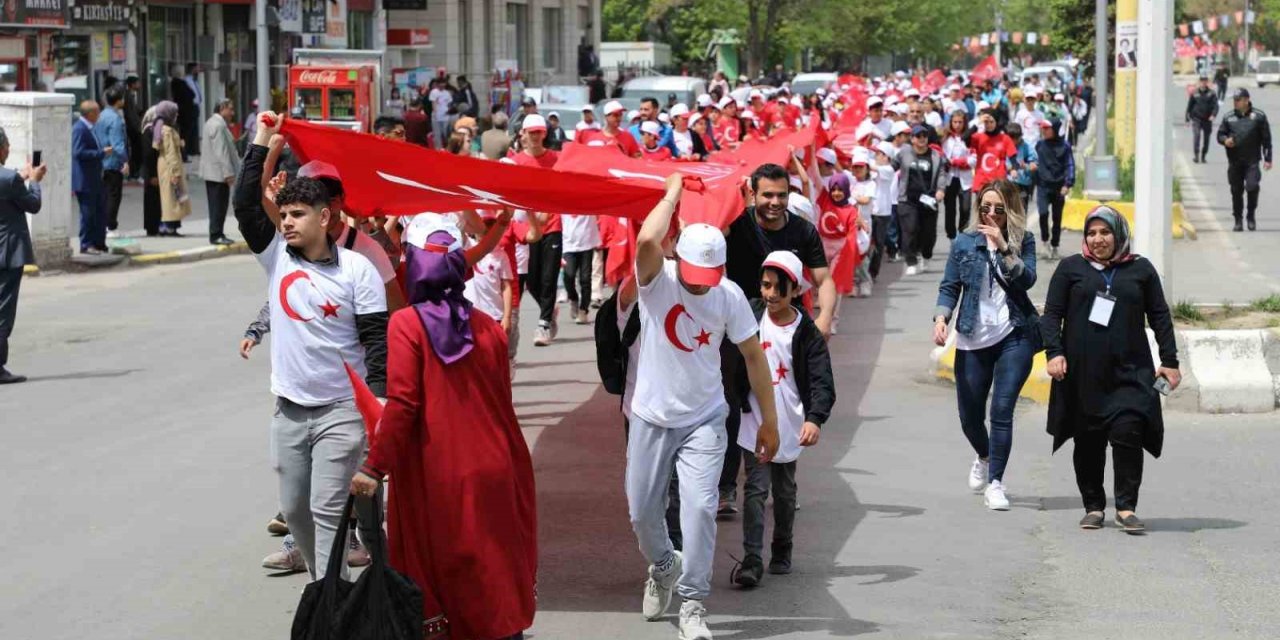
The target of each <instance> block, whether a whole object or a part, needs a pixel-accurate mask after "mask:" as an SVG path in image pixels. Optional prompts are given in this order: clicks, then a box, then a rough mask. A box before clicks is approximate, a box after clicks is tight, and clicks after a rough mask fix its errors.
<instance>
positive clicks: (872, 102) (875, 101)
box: [867, 96, 884, 109]
mask: <svg viewBox="0 0 1280 640" xmlns="http://www.w3.org/2000/svg"><path fill="white" fill-rule="evenodd" d="M883 104H884V98H881V97H880V96H871V97H870V98H867V108H868V109H870V108H871V107H874V106H876V105H883Z"/></svg>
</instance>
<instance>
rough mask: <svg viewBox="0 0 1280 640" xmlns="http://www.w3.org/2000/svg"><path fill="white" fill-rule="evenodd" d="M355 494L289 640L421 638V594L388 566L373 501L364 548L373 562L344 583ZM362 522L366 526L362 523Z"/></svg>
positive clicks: (378, 511)
mask: <svg viewBox="0 0 1280 640" xmlns="http://www.w3.org/2000/svg"><path fill="white" fill-rule="evenodd" d="M354 505H355V496H351V497H349V498H347V507H346V509H345V510H344V511H343V512H342V521H341V522H340V523H339V524H338V532H339V533H338V535H336V536H334V540H333V548H332V549H330V551H329V567H328V570H327V572H326V573H325V576H324V579H323V580H318V581H316V582H312V583H311V584H309V585H307V588H306V589H305V590H303V592H302V600H301V601H300V602H299V603H298V611H297V613H296V614H294V616H293V631H292V634H291V635H290V637H291V638H292V640H421V639H422V635H423V623H422V590H421V589H419V588H418V586H417V585H415V584H414V583H413V581H412V580H410V579H409V578H408V577H406V576H404V575H402V574H400V573H399V572H397V571H395V570H394V569H392V568H391V567H389V566H387V554H386V536H385V535H384V534H383V533H382V507H381V505H379V504H377V503H376V502H375V504H374V508H373V509H371V511H373V514H374V515H373V517H372V518H371V520H372V522H370V523H367V524H369V525H371V526H370V527H369V529H365V528H363V527H362V528H361V530H362V531H364V532H365V534H366V536H365V538H366V539H365V546H366V547H367V548H368V550H369V555H370V557H371V558H372V560H373V561H372V563H370V565H369V567H368V568H367V569H365V570H364V573H362V574H361V575H360V577H359V578H357V579H356V581H355V582H350V581H347V580H343V579H342V565H343V564H344V563H345V562H346V561H347V545H346V540H347V537H346V536H345V535H342V533H343V532H346V531H347V530H348V527H349V526H350V524H351V515H352V514H351V511H352V508H353V507H354ZM362 524H366V523H362Z"/></svg>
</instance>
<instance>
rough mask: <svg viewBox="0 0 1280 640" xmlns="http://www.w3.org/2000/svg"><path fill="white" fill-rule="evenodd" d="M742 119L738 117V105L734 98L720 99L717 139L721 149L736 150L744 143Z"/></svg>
mask: <svg viewBox="0 0 1280 640" xmlns="http://www.w3.org/2000/svg"><path fill="white" fill-rule="evenodd" d="M742 132H743V127H742V119H741V118H739V117H738V103H737V101H736V100H734V99H733V98H732V97H729V96H725V97H723V98H721V99H720V120H719V121H718V122H716V126H715V133H714V135H715V137H716V142H718V143H720V148H721V149H736V148H737V147H738V144H739V143H741V142H742Z"/></svg>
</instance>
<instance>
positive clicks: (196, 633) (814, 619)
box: [0, 165, 1280, 640]
mask: <svg viewBox="0 0 1280 640" xmlns="http://www.w3.org/2000/svg"><path fill="white" fill-rule="evenodd" d="M1209 168H1210V169H1212V168H1214V165H1209ZM1273 178H1274V176H1269V177H1268V179H1269V180H1270V179H1273ZM1253 237H1256V238H1262V237H1266V236H1264V235H1263V234H1262V233H1261V232H1259V234H1258V235H1257V236H1253ZM900 274H901V265H900V264H897V265H891V266H889V267H888V268H887V269H886V273H885V274H882V275H883V279H882V282H881V283H879V285H878V288H877V293H876V295H875V296H874V297H873V298H871V299H869V300H847V301H846V302H845V305H844V313H843V316H844V317H843V321H842V324H841V332H840V335H839V336H837V337H836V339H835V340H834V342H833V360H834V363H835V367H836V377H837V383H838V391H839V400H838V404H837V407H836V411H835V414H834V416H833V418H832V420H831V422H830V423H829V424H828V426H827V427H826V428H825V429H824V432H823V435H822V441H821V442H820V443H819V445H818V446H817V447H816V448H815V449H813V450H811V451H809V452H807V453H806V454H805V455H804V456H803V458H802V459H801V461H800V465H799V466H800V471H799V487H800V493H799V495H800V505H801V511H800V512H799V514H798V518H797V525H796V527H797V530H796V531H797V533H796V557H795V569H796V570H795V573H794V574H793V575H790V576H786V577H777V576H767V575H766V577H765V581H764V583H763V585H762V586H761V587H760V588H758V589H756V590H754V591H750V592H743V591H739V590H736V589H732V588H730V587H729V586H728V575H729V569H730V567H731V566H732V563H733V560H732V558H731V557H730V554H733V555H739V556H740V550H741V546H740V540H741V527H740V522H739V521H737V520H732V521H729V522H725V523H722V525H721V528H720V534H719V539H720V546H719V548H718V553H717V564H716V575H715V578H714V589H715V592H714V593H713V594H712V597H711V598H710V599H709V600H708V602H707V605H708V607H709V610H710V612H711V614H712V617H711V625H712V628H713V630H714V631H715V632H716V634H717V637H719V638H732V639H735V640H749V639H756V638H830V637H852V636H866V637H875V638H989V637H995V638H1086V637H1116V636H1121V635H1123V636H1124V637H1132V638H1158V639H1160V640H1172V639H1180V638H1188V639H1190V638H1209V637H1212V638H1226V637H1231V638H1271V637H1274V636H1275V629H1276V628H1277V627H1278V626H1280V612H1278V611H1277V610H1276V607H1275V602H1277V601H1278V600H1280V578H1278V577H1277V574H1276V572H1275V567H1276V566H1280V552H1278V551H1277V547H1276V545H1275V531H1276V530H1277V526H1278V525H1280V509H1277V508H1276V507H1277V500H1276V497H1275V491H1274V487H1275V486H1277V483H1280V473H1278V472H1277V465H1276V464H1275V461H1274V460H1275V455H1274V452H1275V451H1280V432H1278V431H1277V429H1276V419H1275V417H1274V416H1262V417H1232V416H1200V415H1189V414H1187V415H1183V414H1170V415H1169V416H1168V419H1167V422H1168V436H1167V438H1166V447H1165V454H1164V456H1163V457H1162V458H1161V459H1160V460H1151V459H1150V458H1148V465H1147V476H1146V484H1145V486H1144V491H1143V494H1142V503H1141V507H1140V513H1141V515H1142V516H1143V517H1144V518H1145V519H1146V520H1147V522H1148V523H1149V525H1150V527H1151V532H1150V534H1149V535H1147V536H1145V537H1140V538H1138V537H1129V536H1126V535H1124V534H1122V533H1120V532H1119V531H1117V530H1116V529H1115V528H1114V527H1113V526H1109V527H1108V528H1107V529H1105V530H1103V531H1099V532H1082V531H1080V530H1078V529H1077V528H1076V521H1077V520H1078V519H1079V517H1080V516H1081V514H1082V509H1081V507H1080V503H1079V498H1078V495H1077V492H1076V489H1075V484H1074V479H1073V476H1072V471H1071V458H1070V451H1069V450H1068V449H1069V446H1068V448H1064V450H1063V451H1061V452H1059V453H1058V454H1057V455H1055V456H1050V451H1049V448H1050V440H1049V437H1048V436H1047V435H1046V434H1045V433H1044V419H1045V417H1044V411H1043V410H1042V409H1040V408H1037V407H1034V406H1030V405H1028V406H1025V407H1023V408H1022V409H1021V410H1020V412H1019V416H1018V419H1017V429H1016V430H1017V436H1016V439H1015V447H1014V453H1013V458H1012V462H1011V465H1010V468H1009V472H1008V476H1007V478H1006V479H1007V482H1008V484H1009V490H1010V495H1011V498H1012V501H1013V506H1014V508H1013V509H1012V510H1011V511H1009V512H1005V513H996V512H990V511H987V510H986V509H985V508H984V507H983V506H982V502H981V498H980V497H979V496H974V495H972V494H969V493H968V491H967V487H966V485H965V479H966V474H967V471H968V466H969V463H970V461H971V460H972V455H973V454H972V452H971V451H970V450H969V449H968V445H967V444H966V441H965V440H964V438H963V437H962V435H961V433H960V428H959V425H958V423H957V419H956V410H955V400H954V391H953V390H952V389H951V388H949V387H947V386H944V385H941V384H938V383H936V382H933V381H931V380H930V379H929V378H928V376H927V374H926V366H927V361H928V353H929V349H930V347H931V344H930V342H929V335H928V334H929V323H928V318H929V314H930V310H931V307H932V304H933V300H934V296H935V294H936V284H937V278H938V274H936V273H931V274H928V275H926V276H921V277H918V278H916V279H914V280H911V281H906V280H902V279H901V276H900ZM1041 275H1042V278H1044V279H1047V278H1048V275H1049V270H1048V267H1045V268H1042V269H1041ZM265 289H266V287H265V286H264V282H263V275H262V272H261V270H260V269H259V268H258V267H257V265H256V264H255V263H254V261H253V260H252V259H251V258H249V257H247V256H238V257H233V258H226V259H221V260H215V261H208V262H202V263H196V264H188V265H172V266H163V267H153V268H144V269H132V270H128V269H126V270H112V271H107V272H101V273H89V274H79V275H66V276H55V277H44V278H35V279H30V278H29V279H27V280H26V281H25V282H24V284H23V291H22V301H21V306H20V309H19V314H18V323H17V333H16V334H15V335H14V343H13V354H12V358H11V367H12V368H13V369H14V370H16V371H19V372H21V373H25V374H28V375H30V376H31V377H32V379H31V381H30V382H29V383H27V384H24V385H18V386H11V387H3V388H0V429H2V430H3V433H4V441H3V442H4V446H3V447H0V464H2V465H3V468H4V469H5V470H6V472H7V474H8V477H9V478H10V481H9V490H8V491H5V492H4V498H3V499H2V501H0V507H3V512H4V513H7V514H9V516H10V517H8V518H6V519H4V521H3V524H0V540H3V541H4V542H3V549H2V551H3V557H4V558H5V562H4V568H5V571H4V573H5V576H6V578H7V579H6V580H5V581H4V583H3V585H0V638H6V639H8V638H14V639H21V640H26V639H36V638H39V639H41V640H61V639H72V638H74V639H82V638H93V639H94V640H126V639H127V640H137V639H167V638H188V639H205V638H207V639H211V640H213V639H218V640H223V639H226V638H246V639H247V638H255V639H256V638H283V637H286V635H287V634H288V630H289V625H290V621H291V619H292V614H293V610H294V607H295V605H296V603H297V601H298V597H299V594H300V592H301V590H302V588H303V586H304V584H305V579H304V577H302V576H299V575H294V576H286V577H278V576H274V577H273V576H269V575H267V573H266V572H265V571H264V570H262V569H261V568H260V567H259V561H260V559H261V558H262V557H263V556H264V555H266V554H267V553H269V552H271V551H273V550H275V549H276V548H277V547H278V544H279V539H277V538H272V537H269V536H268V535H267V533H266V531H265V525H266V520H267V518H268V517H269V516H270V515H271V514H273V513H274V512H275V511H276V480H275V478H274V476H273V474H272V472H271V470H270V468H269V467H268V459H267V425H268V417H269V412H270V407H271V402H272V400H271V397H270V395H269V392H268V381H267V376H268V363H267V353H266V345H264V347H263V348H262V349H260V350H259V351H257V352H255V353H254V355H253V358H252V359H251V360H250V361H248V362H245V361H242V360H240V358H239V357H237V356H236V353H235V349H236V344H237V342H238V340H239V338H240V335H241V333H242V331H243V329H244V327H245V325H246V324H247V323H248V322H249V321H250V320H251V319H252V318H253V317H254V315H255V314H256V312H257V310H258V307H259V305H260V304H261V302H262V300H263V299H264V297H265V294H266V291H265ZM531 320H532V318H531V314H530V317H526V318H525V324H526V327H525V329H526V331H525V335H526V340H525V342H524V344H523V345H522V346H521V355H520V361H521V364H520V368H519V370H518V375H517V378H516V381H515V404H516V409H517V411H518V413H519V415H520V417H521V422H522V425H523V427H524V431H525V434H526V436H527V438H528V440H529V443H530V446H531V447H532V449H533V457H534V464H535V470H536V476H537V482H538V508H539V529H540V557H541V566H540V576H539V593H540V601H539V613H538V617H537V620H536V622H535V624H534V627H533V629H532V630H531V633H530V636H531V637H534V638H546V639H553V638H555V639H559V638H593V639H594V638H621V639H628V640H631V639H635V640H641V639H645V640H647V639H670V638H672V637H674V635H675V627H674V617H669V618H668V619H667V620H664V621H662V622H657V623H646V622H644V621H643V620H642V618H641V616H640V614H639V607H640V597H641V589H642V583H643V580H644V562H643V560H642V559H641V556H640V554H639V552H638V551H637V549H636V545H635V540H634V537H633V536H632V534H631V532H630V527H629V523H628V520H627V513H626V504H625V499H624V496H623V492H622V473H623V466H624V449H623V435H622V430H621V424H620V417H619V415H618V412H617V399H616V398H614V397H612V396H607V395H605V394H604V393H603V392H602V391H601V389H600V387H599V385H598V384H597V383H596V372H595V366H594V360H593V354H594V352H593V349H592V343H591V338H590V333H589V328H587V327H577V326H572V325H569V326H566V327H565V328H564V329H563V333H562V337H561V339H560V341H559V342H558V343H557V344H556V345H554V346H553V347H550V348H546V349H535V348H533V347H532V346H531V345H532V341H531V340H529V339H528V337H527V336H529V335H530V334H531V333H532V329H531ZM1109 515H1110V514H1109Z"/></svg>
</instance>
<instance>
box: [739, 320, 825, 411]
mask: <svg viewBox="0 0 1280 640" xmlns="http://www.w3.org/2000/svg"><path fill="white" fill-rule="evenodd" d="M767 309H768V306H767V305H766V304H765V302H764V300H760V299H759V298H755V299H752V300H751V311H752V312H754V313H755V314H756V323H757V324H758V323H759V322H760V320H761V318H763V317H764V314H765V311H766V310H767ZM791 369H792V371H791V373H792V374H794V375H795V380H796V390H797V391H799V392H800V402H801V404H803V405H804V419H805V422H812V423H814V424H816V425H818V426H819V427H821V426H822V425H823V424H825V423H826V422H827V420H828V419H829V418H830V417H831V407H832V406H833V405H834V404H835V403H836V384H835V377H834V376H833V375H832V374H831V353H830V352H828V351H827V341H826V340H825V339H824V338H823V337H822V333H821V332H820V331H818V325H816V324H814V323H813V320H811V319H810V318H809V316H807V315H805V314H804V312H803V311H801V312H800V326H799V327H796V334H795V337H793V338H792V340H791ZM738 385H739V387H738V388H739V389H741V390H742V392H741V393H740V394H739V395H738V397H739V398H742V411H743V413H751V405H750V404H749V403H748V402H747V397H748V393H747V391H749V390H750V389H751V382H750V380H749V379H748V378H747V367H746V363H745V361H744V362H743V364H742V366H741V367H740V368H739V369H738Z"/></svg>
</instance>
